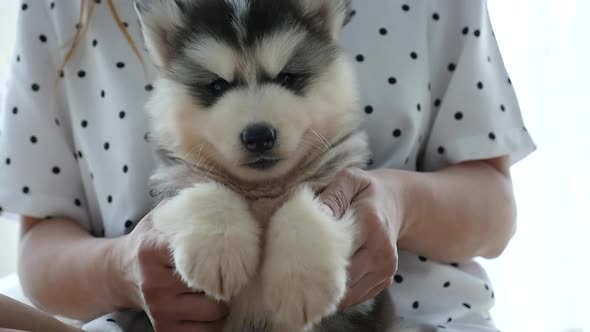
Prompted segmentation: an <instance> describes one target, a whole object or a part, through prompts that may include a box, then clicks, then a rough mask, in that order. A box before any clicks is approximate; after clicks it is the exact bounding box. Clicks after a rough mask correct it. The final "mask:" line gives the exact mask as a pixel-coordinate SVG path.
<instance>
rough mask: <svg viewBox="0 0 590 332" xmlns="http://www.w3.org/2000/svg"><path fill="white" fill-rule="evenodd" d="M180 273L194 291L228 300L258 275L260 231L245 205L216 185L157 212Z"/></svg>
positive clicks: (191, 190)
mask: <svg viewBox="0 0 590 332" xmlns="http://www.w3.org/2000/svg"><path fill="white" fill-rule="evenodd" d="M153 219H154V226H155V227H156V229H158V230H159V231H161V232H163V233H164V234H165V235H167V236H168V238H169V240H170V245H171V249H172V252H173V255H174V263H175V265H176V270H177V271H178V272H179V274H180V276H181V277H182V279H183V280H184V281H185V282H186V283H187V284H188V286H189V287H191V288H193V289H198V290H202V291H204V292H205V293H207V295H209V296H211V297H213V298H216V299H219V300H229V299H231V298H232V297H233V296H235V295H236V294H237V293H238V292H239V291H240V290H241V289H242V288H243V287H244V286H245V285H246V284H247V283H248V282H249V281H250V280H251V279H252V277H253V276H254V274H255V273H256V271H257V270H258V264H259V254H260V244H259V238H260V229H259V225H258V223H257V222H256V220H254V218H253V217H252V215H251V214H250V212H249V210H248V206H247V204H246V202H244V200H243V199H242V198H241V197H240V196H238V195H237V194H236V193H234V192H232V191H231V190H229V189H227V188H225V187H223V186H221V185H218V184H213V183H209V184H199V185H196V186H195V187H192V188H189V189H186V190H184V191H182V192H181V193H180V194H179V195H178V196H176V197H174V198H173V199H171V200H170V201H169V202H167V203H166V204H164V205H163V206H162V207H160V208H159V209H158V210H156V211H155V212H154V216H153Z"/></svg>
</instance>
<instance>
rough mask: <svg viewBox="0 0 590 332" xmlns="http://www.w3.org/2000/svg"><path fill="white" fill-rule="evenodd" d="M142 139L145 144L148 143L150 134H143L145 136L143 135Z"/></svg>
mask: <svg viewBox="0 0 590 332" xmlns="http://www.w3.org/2000/svg"><path fill="white" fill-rule="evenodd" d="M143 139H144V140H145V141H146V142H149V141H150V133H145V134H144V135H143Z"/></svg>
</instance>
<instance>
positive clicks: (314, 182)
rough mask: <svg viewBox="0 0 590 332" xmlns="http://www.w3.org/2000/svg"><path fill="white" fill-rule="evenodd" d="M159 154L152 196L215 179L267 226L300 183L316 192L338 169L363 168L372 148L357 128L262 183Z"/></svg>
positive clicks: (169, 194) (164, 196)
mask: <svg viewBox="0 0 590 332" xmlns="http://www.w3.org/2000/svg"><path fill="white" fill-rule="evenodd" d="M158 157H159V159H160V165H159V167H158V169H157V170H156V172H155V173H154V175H153V176H152V178H151V188H152V196H153V197H154V198H155V199H156V203H159V202H161V201H163V200H166V199H169V198H171V197H174V196H176V195H177V194H178V193H179V192H180V191H181V190H183V189H186V188H190V187H191V186H194V185H196V184H199V183H206V182H216V183H219V184H222V185H224V186H226V187H227V188H229V189H231V190H232V191H234V192H236V193H237V194H239V195H240V196H242V197H243V198H244V199H245V200H246V202H247V203H248V205H249V208H250V211H251V212H252V214H253V216H254V217H255V218H256V219H257V220H258V221H259V222H260V223H262V224H263V225H264V224H266V222H267V221H268V220H269V219H270V217H271V216H272V214H273V213H274V211H276V210H277V209H278V208H279V207H280V206H281V205H282V204H283V203H285V201H287V200H288V199H289V197H290V196H291V194H292V193H293V192H294V191H295V190H297V189H298V188H299V187H300V185H302V184H305V185H306V186H308V187H310V188H311V189H313V190H315V191H316V192H317V191H319V190H321V189H322V188H324V187H326V186H327V185H328V184H329V183H330V181H331V179H332V178H333V177H334V176H335V175H336V173H338V172H339V171H341V170H344V169H346V168H353V167H356V168H364V167H365V166H366V164H367V160H368V158H369V148H368V143H367V137H366V134H365V133H364V132H361V131H355V132H353V133H351V134H349V135H347V136H345V137H343V138H342V139H341V140H339V141H338V142H337V143H335V144H334V145H333V146H332V147H331V148H330V149H329V150H328V151H326V153H325V154H324V155H323V156H322V157H320V158H316V159H313V160H304V161H303V162H302V163H301V164H300V166H299V167H297V168H296V169H295V170H293V171H292V172H290V173H289V174H287V175H286V176H284V177H282V178H280V179H274V180H269V181H266V182H259V183H252V182H248V181H244V180H240V179H238V178H236V177H233V176H231V175H230V174H228V173H224V172H219V171H214V170H211V169H206V168H201V167H198V166H197V165H195V164H192V163H190V162H187V161H185V160H182V159H179V158H175V157H174V156H172V155H171V153H170V152H169V151H167V150H164V149H160V150H159V153H158Z"/></svg>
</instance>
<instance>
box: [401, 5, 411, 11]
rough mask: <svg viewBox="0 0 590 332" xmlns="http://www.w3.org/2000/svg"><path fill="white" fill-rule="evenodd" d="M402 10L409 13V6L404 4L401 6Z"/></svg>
mask: <svg viewBox="0 0 590 332" xmlns="http://www.w3.org/2000/svg"><path fill="white" fill-rule="evenodd" d="M402 10H403V11H405V12H407V11H410V6H409V5H408V4H404V5H402Z"/></svg>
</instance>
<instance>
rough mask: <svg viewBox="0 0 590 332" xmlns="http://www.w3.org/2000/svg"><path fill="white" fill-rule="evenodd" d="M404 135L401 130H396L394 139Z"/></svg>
mask: <svg viewBox="0 0 590 332" xmlns="http://www.w3.org/2000/svg"><path fill="white" fill-rule="evenodd" d="M401 135H402V131H401V129H396V130H394V131H393V137H396V138H397V137H400V136H401Z"/></svg>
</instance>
